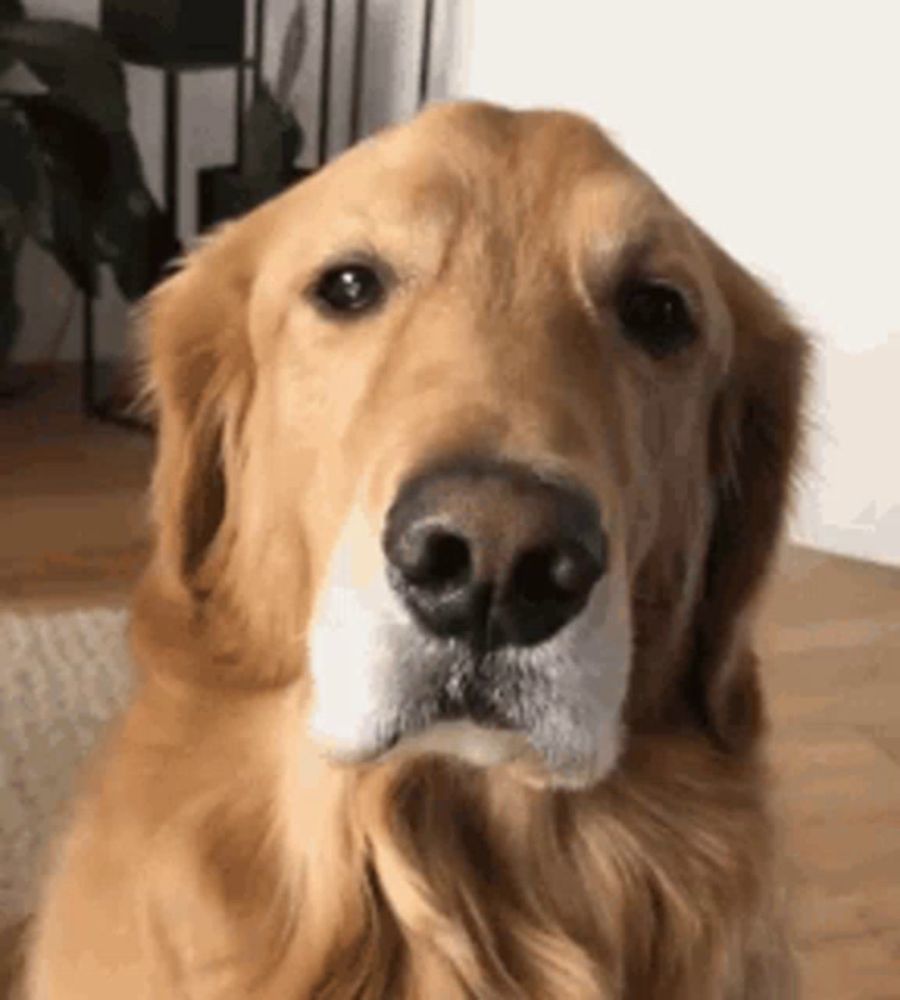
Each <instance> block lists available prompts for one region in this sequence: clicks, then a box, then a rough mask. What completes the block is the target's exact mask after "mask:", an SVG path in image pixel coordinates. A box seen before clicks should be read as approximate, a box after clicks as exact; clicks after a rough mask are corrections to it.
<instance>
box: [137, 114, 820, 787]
mask: <svg viewBox="0 0 900 1000" xmlns="http://www.w3.org/2000/svg"><path fill="white" fill-rule="evenodd" d="M151 317H152V318H151V329H152V337H151V344H150V347H151V368H150V370H151V380H152V382H153V384H154V386H155V390H156V396H157V401H158V407H159V413H160V423H161V442H160V459H159V463H158V466H157V474H156V485H155V491H156V516H157V521H158V525H159V545H158V548H157V555H156V559H155V561H154V566H153V568H152V570H151V572H150V574H149V576H148V584H147V586H146V588H145V592H146V593H147V595H148V596H147V597H146V599H145V603H144V605H143V606H144V607H149V605H148V603H147V602H150V601H155V607H156V610H155V611H153V612H148V615H149V617H151V618H154V619H155V620H156V621H157V622H159V615H160V609H161V608H162V607H163V606H165V607H166V608H168V609H169V611H168V614H169V626H168V629H167V630H168V631H169V634H170V635H174V634H176V633H177V631H178V629H179V628H181V632H182V634H183V638H182V640H179V641H178V642H177V643H173V645H177V646H178V648H179V649H180V650H182V651H183V650H185V649H187V648H188V646H190V648H191V650H192V653H191V655H190V656H188V655H187V654H185V656H184V657H182V658H179V656H175V657H174V658H170V659H172V661H173V662H178V663H179V664H181V666H180V667H179V669H184V670H188V671H196V670H202V672H203V675H204V680H205V681H206V682H214V683H217V684H228V683H240V684H242V685H261V684H276V683H287V682H291V681H294V680H299V683H300V686H301V689H302V691H303V697H304V701H305V705H306V711H307V714H306V725H307V729H308V735H309V737H310V738H311V739H312V740H313V742H314V743H315V744H316V745H317V746H318V747H319V748H320V749H321V750H322V751H323V752H325V753H326V754H328V755H329V756H331V757H332V758H334V759H335V760H336V761H343V762H349V763H358V762H367V761H372V760H377V759H379V758H381V757H383V756H385V755H386V754H389V753H390V754H400V753H409V752H442V753H453V754H457V755H461V756H463V757H466V758H468V759H470V760H473V761H476V762H478V763H481V764H485V765H494V766H498V765H501V764H503V765H505V764H508V763H510V762H513V763H520V762H525V763H526V765H527V768H529V769H531V770H532V771H535V772H536V773H540V774H542V775H543V777H544V778H546V779H547V780H551V781H556V782H561V783H568V784H584V783H588V782H592V781H595V780H597V779H598V778H599V777H601V776H602V775H603V774H605V773H606V772H607V771H608V770H609V769H610V768H611V767H612V766H613V764H614V762H615V760H616V758H617V755H618V753H619V750H620V746H621V744H622V741H623V739H624V738H625V734H626V733H627V729H628V728H629V727H630V726H653V725H666V724H671V723H673V722H675V723H678V724H681V723H684V724H696V725H699V726H701V727H702V728H704V729H705V730H707V731H708V732H709V733H710V734H711V735H712V736H714V737H715V738H720V739H722V740H725V741H728V740H729V739H732V738H733V737H735V734H740V733H744V734H746V733H750V734H752V733H753V732H755V730H756V728H757V727H758V718H757V715H758V713H757V709H756V689H755V682H754V674H753V667H752V663H751V658H750V655H749V652H748V650H747V647H746V639H745V620H746V612H747V608H748V606H749V604H750V602H751V599H752V597H753V595H754V593H755V590H756V587H757V584H758V581H759V579H760V577H761V575H762V573H763V570H764V568H765V564H766V562H767V560H768V557H769V554H770V551H771V548H772V544H773V542H774V539H775V536H776V533H777V529H778V524H779V520H780V515H781V512H782V509H783V507H784V502H785V490H786V483H787V474H788V468H789V465H790V461H791V456H792V453H793V449H794V439H795V436H796V433H795V428H796V410H797V406H798V394H799V385H800V373H801V369H802V353H803V342H802V338H801V337H800V336H799V334H797V333H796V332H795V331H794V330H793V329H792V328H791V327H790V326H789V325H788V324H787V323H786V321H785V320H784V319H783V318H782V316H781V314H780V312H779V311H778V309H777V306H775V304H774V303H773V302H772V301H771V300H770V299H769V298H768V296H767V295H765V293H763V292H762V291H761V290H760V289H759V287H758V286H757V285H756V284H755V283H754V282H753V281H752V280H751V279H750V278H748V277H747V276H746V275H745V274H744V273H743V272H742V271H740V269H738V268H737V266H736V265H734V264H733V263H732V262H731V261H730V260H729V259H728V258H727V257H725V255H724V254H723V253H722V252H721V251H719V250H718V249H717V248H715V247H714V246H713V245H712V243H711V242H710V241H709V240H708V239H707V238H706V237H705V236H704V235H703V234H702V233H701V232H700V231H699V230H698V229H697V228H696V227H695V226H694V225H693V224H692V223H690V221H689V220H687V219H686V218H685V217H684V216H683V215H681V214H680V213H679V212H678V211H677V209H675V208H674V206H672V205H671V203H670V202H669V201H668V200H667V199H666V198H665V196H664V195H663V194H662V193H661V192H660V191H659V190H658V189H657V188H656V187H655V186H654V185H653V183H652V182H651V181H650V180H649V179H648V178H647V177H646V176H644V175H643V174H642V173H641V172H640V171H639V170H638V169H637V168H636V167H635V166H634V165H633V164H631V163H630V162H629V161H628V160H627V159H626V158H625V157H624V156H623V155H622V154H621V153H619V152H618V151H617V150H616V149H615V148H614V147H613V146H612V145H611V144H610V143H609V142H608V141H607V140H606V138H605V137H604V136H603V135H602V134H601V133H600V132H599V131H598V130H597V129H596V128H595V127H594V126H592V125H590V124H589V123H587V122H586V121H584V120H582V119H580V118H577V117H574V116H570V115H563V114H551V113H523V114H514V113H511V112H506V111H503V110H500V109H497V108H492V107H488V106H484V105H448V106H444V107H440V108H437V109H433V110H431V111H429V112H427V113H426V114H424V115H422V116H420V117H419V118H418V119H416V120H415V121H414V122H413V123H412V124H410V125H408V126H405V127H402V128H398V129H395V130H392V131H390V132H387V133H384V134H383V135H381V136H379V137H376V138H375V139H374V140H370V141H369V142H366V143H364V144H362V145H360V146H359V147H356V148H355V149H353V150H351V151H350V152H349V153H347V154H345V156H343V157H342V158H340V159H339V160H338V161H336V162H335V163H334V164H333V165H331V166H330V167H328V168H327V169H326V170H324V171H323V172H322V173H321V174H319V175H317V176H315V177H314V178H312V179H310V180H309V181H307V182H305V183H304V184H302V185H300V186H298V187H297V188H295V189H293V190H291V191H289V192H288V193H286V194H285V195H283V196H281V197H280V198H278V199H276V200H275V201H273V202H271V203H269V204H268V205H266V206H264V207H263V208H262V209H260V210H258V211H257V212H255V213H253V214H252V215H250V216H249V217H247V218H246V219H245V220H243V221H241V222H239V223H237V224H235V225H233V226H231V227H229V228H227V229H226V230H224V231H223V232H222V233H221V234H220V235H219V236H218V237H216V239H215V240H213V241H212V242H211V243H210V244H208V245H207V246H205V247H204V248H202V249H201V250H200V251H199V252H198V253H197V254H196V255H195V256H194V258H193V259H192V261H191V262H190V263H189V265H188V267H187V268H186V269H185V270H184V271H182V272H181V273H180V274H179V275H178V276H176V277H175V278H173V279H171V280H170V281H169V282H168V283H167V284H166V285H164V286H163V288H162V289H161V290H160V292H158V293H157V295H156V297H155V299H154V301H153V303H152V310H151ZM149 595H153V596H152V597H151V596H149ZM185 608H191V609H192V611H191V612H190V615H187V613H186V612H184V610H183V609H185ZM139 609H140V605H139ZM173 609H182V610H181V611H177V610H173ZM179 614H180V615H181V618H179ZM138 617H139V618H140V615H139V616H138ZM188 617H190V618H191V620H192V621H193V622H194V625H193V626H192V628H191V629H188V628H187V626H186V625H185V624H184V623H185V622H186V621H187V618H188ZM178 621H181V625H179V624H178ZM198 622H199V623H200V624H197V623H198ZM139 628H140V626H139ZM147 631H148V630H147V629H146V628H145V629H144V633H146V632H147ZM188 632H190V636H191V637H192V638H191V639H190V641H188V639H187V633H188ZM157 645H158V642H157ZM187 659H190V660H191V662H192V664H193V665H192V666H189V665H187V664H186V662H183V661H186V660H187ZM198 664H199V665H198ZM685 720H687V721H685Z"/></svg>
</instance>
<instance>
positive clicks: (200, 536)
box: [144, 223, 253, 591]
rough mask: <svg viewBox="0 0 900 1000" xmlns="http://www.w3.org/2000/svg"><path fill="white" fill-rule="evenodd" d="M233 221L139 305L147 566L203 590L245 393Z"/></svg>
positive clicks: (240, 261) (239, 254)
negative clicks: (149, 479) (147, 427)
mask: <svg viewBox="0 0 900 1000" xmlns="http://www.w3.org/2000/svg"><path fill="white" fill-rule="evenodd" d="M242 225H243V224H242V223H238V224H236V225H234V226H231V227H228V228H226V229H224V230H222V231H221V232H220V234H219V235H217V236H216V237H214V238H213V239H212V240H211V241H210V242H209V243H207V244H205V245H204V246H202V247H201V248H200V249H199V250H197V251H196V252H195V253H194V254H193V256H192V257H190V258H189V259H188V261H187V263H186V265H185V266H184V267H183V268H182V270H181V271H179V272H178V273H177V274H176V275H174V276H173V277H171V278H168V279H167V280H166V281H165V282H164V283H163V284H162V285H160V286H159V288H157V289H156V291H154V292H153V293H152V294H151V295H150V297H149V299H148V300H147V303H146V306H145V323H144V327H145V331H146V334H145V336H146V342H145V350H146V355H147V358H146V374H147V397H148V402H149V404H150V406H151V408H152V410H153V411H154V412H155V415H156V422H157V427H158V433H159V439H158V450H157V459H156V466H155V471H154V476H153V519H154V522H155V528H156V552H155V560H156V568H157V570H158V571H159V572H162V573H163V574H164V575H165V576H166V577H167V579H168V581H169V582H170V583H171V584H174V585H176V586H178V585H181V586H185V587H187V588H188V589H189V590H192V591H198V590H203V589H205V588H204V587H203V585H202V584H201V583H200V582H199V580H198V577H199V576H200V570H201V568H202V566H203V564H204V560H205V559H206V557H207V555H208V554H209V552H210V550H211V547H212V546H213V543H214V541H215V540H216V539H217V537H220V536H221V535H222V533H223V531H224V526H225V524H226V522H227V517H228V506H229V481H230V480H232V477H233V473H234V468H235V464H236V463H237V462H238V461H239V455H240V450H241V427H242V424H243V420H244V415H245V413H246V410H247V406H248V403H249V400H250V396H251V393H252V383H253V366H252V357H251V352H250V348H249V343H248V340H247V329H246V323H247V302H248V298H249V291H250V285H251V281H252V273H253V272H252V262H251V261H250V260H248V259H247V254H246V251H245V247H244V246H243V243H242V241H241V240H240V238H239V237H240V229H241V227H242Z"/></svg>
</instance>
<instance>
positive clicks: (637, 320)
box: [616, 281, 697, 358]
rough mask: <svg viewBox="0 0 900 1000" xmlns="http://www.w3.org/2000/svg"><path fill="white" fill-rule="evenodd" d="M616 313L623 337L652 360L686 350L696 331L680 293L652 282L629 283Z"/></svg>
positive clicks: (622, 293) (619, 300)
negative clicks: (639, 347)
mask: <svg viewBox="0 0 900 1000" xmlns="http://www.w3.org/2000/svg"><path fill="white" fill-rule="evenodd" d="M616 312H617V313H618V316H619V322H620V323H621V324H622V329H623V330H624V332H625V335H626V336H627V337H629V338H630V339H632V340H634V341H636V342H637V343H638V344H639V345H640V346H641V347H643V348H644V350H646V351H647V353H648V354H651V355H652V356H653V357H656V358H660V357H665V356H666V355H668V354H674V353H675V352H676V351H678V350H680V349H681V348H682V347H685V346H687V344H689V343H690V342H691V341H692V340H694V339H695V337H696V336H697V328H696V326H695V324H694V320H693V318H692V317H691V313H690V310H689V309H688V306H687V303H686V302H685V300H684V297H683V296H682V294H681V292H679V291H678V290H677V289H676V288H672V286H671V285H665V284H662V283H661V282H656V281H633V282H630V283H629V284H626V285H625V286H624V287H623V288H622V290H621V291H620V293H619V296H618V300H617V303H616Z"/></svg>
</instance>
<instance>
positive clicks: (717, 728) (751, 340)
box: [687, 248, 808, 748]
mask: <svg viewBox="0 0 900 1000" xmlns="http://www.w3.org/2000/svg"><path fill="white" fill-rule="evenodd" d="M713 253H714V259H715V264H716V270H717V272H718V274H717V276H718V279H719V285H720V287H721V289H722V291H723V292H724V295H725V298H726V301H727V303H728V306H729V309H730V311H731V315H732V317H733V320H734V326H735V347H734V357H733V360H732V366H731V370H730V373H729V375H728V377H727V378H726V380H725V383H724V385H723V386H722V389H721V392H720V394H719V397H718V399H717V401H716V404H715V407H714V410H713V418H712V419H713V426H712V428H711V435H710V445H711V447H710V455H709V467H710V476H711V480H712V484H713V492H714V497H713V503H714V514H713V524H712V529H711V535H710V538H709V544H708V550H707V557H706V567H705V576H704V582H703V585H702V589H701V596H700V599H699V602H698V605H697V609H696V614H695V618H694V622H693V634H692V640H691V649H690V659H689V663H688V673H687V684H688V692H687V694H688V700H689V702H690V703H691V705H692V706H693V707H694V709H695V711H696V712H697V713H698V714H699V717H700V720H701V722H702V724H703V726H704V728H705V729H706V730H707V731H708V732H710V734H711V735H712V736H713V737H714V738H715V739H716V740H717V741H718V742H720V743H721V744H722V745H723V746H726V747H731V748H736V747H739V746H742V745H745V744H746V743H747V742H748V741H749V740H751V739H752V738H753V736H754V735H755V734H757V733H758V732H759V730H760V728H761V725H762V722H763V720H762V704H761V698H760V691H759V681H758V676H757V669H756V657H755V654H754V653H753V650H752V647H751V645H750V642H751V636H750V626H751V624H752V622H751V617H752V610H753V605H754V603H755V598H756V596H757V594H758V592H759V590H760V587H761V584H762V583H763V582H764V580H765V576H766V571H767V570H768V568H769V566H770V564H771V562H772V558H773V555H774V554H775V550H776V547H777V542H778V540H779V536H780V533H781V529H782V526H783V522H784V519H785V514H786V511H787V508H788V505H789V500H790V495H791V479H792V473H793V471H794V468H795V462H796V459H797V452H798V444H799V439H800V430H801V418H802V412H801V411H802V400H803V390H804V386H805V381H806V360H807V353H808V342H807V338H806V337H805V336H804V335H803V334H802V333H801V332H800V331H799V330H798V329H797V328H796V327H795V326H793V325H792V323H791V322H790V321H789V320H788V318H787V317H786V315H785V313H784V311H783V310H782V308H781V307H780V305H779V304H778V303H777V302H776V301H775V300H774V298H773V297H772V296H770V295H769V293H768V292H766V291H765V290H764V289H763V288H762V287H761V286H760V285H759V284H758V283H757V282H756V281H755V280H754V279H753V278H751V277H750V276H749V275H748V274H747V273H746V272H745V271H743V270H742V269H741V268H740V267H739V266H738V265H737V264H736V263H734V261H732V260H731V259H730V258H728V257H727V256H726V255H725V254H724V253H722V252H721V251H719V250H718V249H717V248H714V249H713Z"/></svg>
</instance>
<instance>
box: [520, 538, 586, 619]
mask: <svg viewBox="0 0 900 1000" xmlns="http://www.w3.org/2000/svg"><path fill="white" fill-rule="evenodd" d="M601 573H602V567H601V566H600V565H599V564H598V563H597V561H596V560H595V559H594V558H593V557H592V556H591V554H590V553H589V552H587V550H585V549H584V548H582V547H581V546H580V545H578V544H577V543H573V544H571V545H560V546H548V547H546V548H539V549H532V550H530V551H528V552H525V553H523V555H522V556H521V557H520V558H519V560H518V562H517V563H516V565H515V566H514V568H513V574H512V580H511V590H512V593H513V594H514V595H515V596H517V597H518V598H519V599H521V600H523V601H525V602H526V603H528V604H535V605H538V604H546V603H548V602H549V603H553V602H563V601H569V600H578V599H580V598H582V597H583V596H584V594H585V593H586V592H587V591H589V590H590V589H591V587H593V585H594V584H595V583H596V582H597V580H598V579H599V577H600V575H601Z"/></svg>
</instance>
